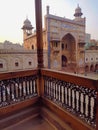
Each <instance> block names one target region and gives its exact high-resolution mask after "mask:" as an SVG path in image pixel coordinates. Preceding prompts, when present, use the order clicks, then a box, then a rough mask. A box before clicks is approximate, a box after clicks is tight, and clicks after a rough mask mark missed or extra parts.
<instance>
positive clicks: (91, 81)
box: [41, 69, 98, 91]
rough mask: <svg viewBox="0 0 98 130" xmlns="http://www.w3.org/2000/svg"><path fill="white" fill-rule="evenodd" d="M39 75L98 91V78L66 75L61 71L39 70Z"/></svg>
mask: <svg viewBox="0 0 98 130" xmlns="http://www.w3.org/2000/svg"><path fill="white" fill-rule="evenodd" d="M41 74H42V75H43V76H44V75H46V76H52V77H53V78H57V79H60V80H63V81H68V82H72V83H75V84H77V85H81V86H86V87H87V88H91V89H95V90H96V91H98V78H93V77H92V78H91V77H89V76H83V75H79V74H73V73H67V72H63V71H56V70H51V69H41Z"/></svg>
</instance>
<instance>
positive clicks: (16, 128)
mask: <svg viewBox="0 0 98 130" xmlns="http://www.w3.org/2000/svg"><path fill="white" fill-rule="evenodd" d="M43 128H44V130H55V128H53V127H52V126H51V125H50V124H49V123H48V122H47V121H45V120H44V119H42V118H41V117H35V118H33V119H32V118H31V119H28V120H25V121H22V122H20V123H17V124H15V125H13V126H10V127H8V128H5V129H3V130H43Z"/></svg>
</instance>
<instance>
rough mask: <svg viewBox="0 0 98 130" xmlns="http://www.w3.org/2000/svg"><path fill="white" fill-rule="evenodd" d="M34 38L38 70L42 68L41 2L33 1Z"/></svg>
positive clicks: (39, 0)
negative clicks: (34, 18)
mask: <svg viewBox="0 0 98 130" xmlns="http://www.w3.org/2000/svg"><path fill="white" fill-rule="evenodd" d="M35 17H36V36H37V58H38V68H43V67H44V65H43V38H42V6H41V0H35Z"/></svg>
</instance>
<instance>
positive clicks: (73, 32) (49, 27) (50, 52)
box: [22, 5, 86, 73]
mask: <svg viewBox="0 0 98 130" xmlns="http://www.w3.org/2000/svg"><path fill="white" fill-rule="evenodd" d="M82 15H83V13H82V11H81V8H80V7H79V5H78V6H77V8H76V9H75V13H74V17H75V18H74V19H73V20H70V19H67V18H65V17H64V18H62V17H59V16H55V15H52V14H50V13H49V6H47V14H46V15H45V22H44V24H45V25H44V29H43V47H44V50H47V56H48V68H51V69H57V70H64V69H66V68H67V69H68V68H70V69H71V70H73V71H74V72H75V73H76V72H80V71H81V73H82V72H83V71H84V45H85V21H86V19H85V18H82ZM22 29H23V41H24V48H27V49H33V50H36V47H37V45H36V32H32V29H33V27H32V25H31V22H30V21H29V20H28V19H26V20H25V21H24V25H23V27H22Z"/></svg>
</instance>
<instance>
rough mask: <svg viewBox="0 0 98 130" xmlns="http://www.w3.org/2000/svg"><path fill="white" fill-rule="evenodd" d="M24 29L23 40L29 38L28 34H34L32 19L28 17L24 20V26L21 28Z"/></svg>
mask: <svg viewBox="0 0 98 130" xmlns="http://www.w3.org/2000/svg"><path fill="white" fill-rule="evenodd" d="M21 29H22V30H23V40H25V39H26V38H27V36H29V35H31V34H32V29H33V27H32V25H31V22H30V20H28V18H26V20H25V21H24V24H23V27H22V28H21Z"/></svg>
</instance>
